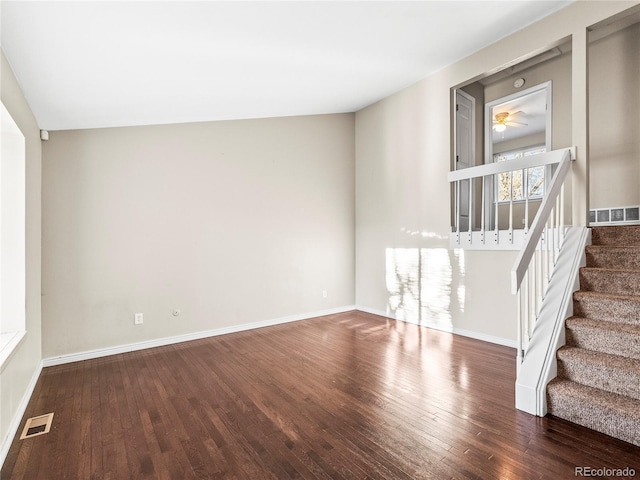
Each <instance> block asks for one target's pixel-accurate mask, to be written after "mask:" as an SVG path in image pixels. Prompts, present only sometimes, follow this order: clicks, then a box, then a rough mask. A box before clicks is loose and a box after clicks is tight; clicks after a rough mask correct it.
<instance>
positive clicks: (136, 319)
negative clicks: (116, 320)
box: [133, 313, 144, 325]
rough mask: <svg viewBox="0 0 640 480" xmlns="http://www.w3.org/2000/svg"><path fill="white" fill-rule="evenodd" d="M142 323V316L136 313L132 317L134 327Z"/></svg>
mask: <svg viewBox="0 0 640 480" xmlns="http://www.w3.org/2000/svg"><path fill="white" fill-rule="evenodd" d="M143 322H144V316H143V315H142V314H141V313H136V314H135V315H134V316H133V323H134V325H142V323H143Z"/></svg>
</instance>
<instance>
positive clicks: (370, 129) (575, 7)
mask: <svg viewBox="0 0 640 480" xmlns="http://www.w3.org/2000/svg"><path fill="white" fill-rule="evenodd" d="M637 3H638V2H576V3H574V4H572V5H570V6H568V7H567V8H565V9H563V10H561V11H560V12H558V13H557V14H555V15H553V16H551V17H548V18H546V19H544V20H542V21H540V22H538V23H536V24H534V25H532V26H530V27H528V28H526V29H524V30H522V31H520V32H518V33H516V34H514V35H511V36H510V37H508V38H506V39H504V40H502V41H500V42H497V43H496V44H494V45H491V46H489V47H487V48H485V49H483V50H480V51H479V52H477V53H475V54H474V55H471V56H470V57H468V58H466V59H464V60H461V61H460V62H457V63H455V64H453V65H451V66H450V67H447V68H445V69H443V70H441V71H439V72H437V73H436V74H434V75H431V76H429V77H427V78H425V79H424V80H423V81H421V82H419V83H417V84H415V85H413V86H411V87H409V88H407V89H405V90H402V91H401V92H398V93H397V94H395V95H393V96H391V97H388V98H386V99H384V100H382V101H380V102H378V103H376V104H374V105H372V106H370V107H368V108H365V109H363V110H362V111H360V112H358V113H357V114H356V303H357V305H359V306H361V307H363V308H366V309H369V310H372V311H380V312H389V313H392V314H394V315H396V316H399V317H412V319H413V320H414V321H420V322H421V323H423V324H426V325H434V326H441V327H445V326H449V327H450V328H452V329H454V330H456V329H457V330H458V331H464V330H467V331H473V332H474V334H476V335H490V336H494V337H498V338H502V339H507V340H513V339H515V334H516V328H515V307H516V301H515V297H514V296H512V295H511V294H510V292H509V284H508V278H509V271H510V268H511V265H512V262H513V260H514V259H515V253H510V252H495V253H491V252H473V251H467V252H455V251H454V252H449V253H448V254H445V253H444V252H446V251H447V250H446V249H447V247H448V243H447V242H448V240H447V239H448V234H449V231H450V215H449V211H450V206H449V204H448V202H447V199H449V198H450V195H449V194H450V191H449V184H448V182H447V173H448V171H449V165H450V145H451V139H450V130H449V127H450V122H449V119H450V118H451V115H450V112H451V110H450V108H451V105H450V98H451V96H450V89H451V88H452V87H454V86H456V85H461V84H465V83H467V82H469V81H473V80H475V79H477V78H479V77H481V76H482V75H484V74H485V73H486V72H496V71H498V70H499V69H500V68H501V66H504V65H509V64H513V62H514V61H517V59H521V58H524V57H525V56H527V55H529V54H532V53H541V52H543V51H545V50H547V49H549V48H550V47H553V46H556V45H558V44H560V43H561V42H562V41H563V39H566V38H567V37H568V36H570V35H573V34H576V35H578V36H580V35H584V32H585V30H586V28H587V27H588V26H590V25H592V24H594V23H596V22H598V21H600V20H602V19H605V18H607V17H609V16H611V15H613V14H616V13H618V12H620V11H622V10H624V9H626V8H629V7H631V6H633V5H636V4H637ZM581 61H582V59H581V57H580V56H578V58H577V59H574V61H573V62H572V71H573V70H574V66H577V67H578V69H577V70H580V68H581V67H582V64H581V63H580V62H581ZM579 84H580V81H577V82H576V85H579ZM554 89H555V85H554ZM574 92H575V89H574ZM578 95H579V92H578ZM488 100H490V98H488V97H487V98H485V101H488ZM574 103H575V102H572V108H571V110H572V111H573V112H574V114H576V115H577V118H578V122H577V124H576V125H573V126H572V127H573V128H572V129H570V130H569V132H571V131H572V130H575V131H576V132H577V133H580V132H581V131H582V130H581V125H583V122H582V117H581V116H580V111H581V110H580V109H581V108H582V107H583V105H582V104H578V105H575V104H574ZM574 118H575V117H574ZM554 120H555V119H554ZM558 121H560V120H558ZM584 125H586V117H585V121H584ZM569 140H571V139H569ZM574 140H575V139H574ZM581 142H582V140H581V139H580V138H578V146H579V152H578V154H579V155H580V152H581V151H582V149H581V147H580V144H581ZM564 143H565V141H564V140H563V141H562V142H559V143H558V144H556V143H554V147H561V146H564V145H563V144H564ZM572 143H574V142H569V143H568V144H569V145H570V144H572ZM582 143H583V142H582ZM584 163H585V160H584V158H583V157H580V158H579V159H578V162H576V164H575V165H574V169H573V170H574V172H577V173H578V174H579V175H580V178H579V179H578V180H579V181H578V185H577V186H578V191H577V192H576V193H575V195H577V196H579V195H580V194H582V195H583V196H586V193H585V192H586V190H585V189H584V186H583V185H582V184H581V181H582V178H584V168H585V167H584ZM578 198H579V197H578ZM406 250H409V252H408V253H407V252H406ZM410 250H414V254H413V255H412V254H411V253H410ZM415 250H418V251H419V252H420V251H422V254H421V255H416V254H415ZM388 252H399V253H400V254H402V255H404V256H405V257H407V258H408V259H407V260H406V263H411V262H413V263H415V262H416V260H415V259H416V258H420V259H423V260H422V261H421V262H420V270H419V273H417V274H416V275H414V277H417V278H408V279H405V278H404V277H407V276H408V275H407V274H404V273H403V268H398V267H397V264H398V261H397V260H395V261H389V259H388V257H389V254H388ZM441 252H442V253H441ZM429 262H430V263H429ZM416 271H417V272H418V270H416ZM398 285H400V286H398ZM404 297H407V298H408V300H407V301H406V302H404V303H402V302H398V298H404ZM411 297H413V298H414V299H415V298H418V299H419V300H420V301H421V302H422V304H421V306H420V307H416V306H415V301H413V302H412V301H411ZM429 305H443V306H448V307H449V309H450V313H449V314H447V313H446V312H443V311H442V309H440V310H439V309H434V308H430V307H429Z"/></svg>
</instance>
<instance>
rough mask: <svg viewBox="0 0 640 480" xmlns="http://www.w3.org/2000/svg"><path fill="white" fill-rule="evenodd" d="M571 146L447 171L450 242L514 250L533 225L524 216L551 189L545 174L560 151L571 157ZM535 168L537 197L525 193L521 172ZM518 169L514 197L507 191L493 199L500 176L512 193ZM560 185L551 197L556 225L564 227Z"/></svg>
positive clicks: (549, 172) (556, 163)
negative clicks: (540, 183) (539, 176)
mask: <svg viewBox="0 0 640 480" xmlns="http://www.w3.org/2000/svg"><path fill="white" fill-rule="evenodd" d="M573 151H574V150H573V149H563V150H554V151H551V152H547V153H540V154H538V155H533V156H530V157H524V158H518V159H514V160H509V161H507V162H495V163H489V164H485V165H479V166H475V167H469V168H465V169H461V170H456V171H453V172H450V173H449V177H448V178H449V182H450V183H451V184H452V185H453V200H454V217H453V227H452V234H451V236H450V237H451V238H450V244H451V246H452V247H454V248H457V247H462V248H473V249H501V250H514V249H515V250H517V249H520V247H521V245H522V243H523V241H524V240H525V239H526V238H527V236H528V232H529V230H530V229H531V228H532V227H533V223H532V222H531V220H530V218H531V217H533V216H534V215H535V213H536V211H537V210H539V209H540V208H541V206H542V205H541V202H544V200H545V199H546V198H548V194H549V193H550V192H551V182H550V181H549V178H550V177H551V176H552V175H553V174H554V173H555V172H556V171H557V169H558V168H559V165H560V163H561V161H562V159H563V157H564V156H565V154H568V155H569V158H573V155H572V152H573ZM536 167H544V168H545V177H546V180H545V182H546V185H545V188H544V191H545V195H544V196H543V198H542V199H541V198H540V197H537V198H532V197H531V195H529V186H528V184H527V182H528V178H529V176H528V175H527V174H526V172H528V171H529V170H530V169H534V168H536ZM522 172H524V173H522ZM518 174H520V175H521V178H522V185H521V186H520V187H519V188H520V192H521V193H520V194H519V197H520V198H517V197H518V196H517V195H515V194H509V195H507V197H508V198H507V199H506V200H504V201H499V192H498V185H499V182H500V176H501V175H502V176H504V175H506V176H507V178H508V179H509V181H508V184H509V185H510V186H511V189H512V193H513V189H514V178H516V176H517V175H518ZM563 182H564V180H563ZM563 185H564V183H562V184H561V185H560V187H559V188H560V189H561V191H560V192H558V195H557V196H556V199H557V201H558V205H557V206H556V207H557V208H556V212H557V214H558V216H559V220H560V222H561V223H560V224H559V228H560V229H562V227H563V226H564V209H565V205H564V193H563V191H562V190H563ZM547 213H548V212H547Z"/></svg>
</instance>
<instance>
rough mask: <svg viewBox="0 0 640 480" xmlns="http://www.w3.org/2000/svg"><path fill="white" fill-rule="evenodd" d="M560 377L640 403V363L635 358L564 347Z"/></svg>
mask: <svg viewBox="0 0 640 480" xmlns="http://www.w3.org/2000/svg"><path fill="white" fill-rule="evenodd" d="M558 377H561V378H566V379H568V380H572V381H574V382H577V383H580V384H582V385H587V386H589V387H594V388H598V389H601V390H606V391H608V392H611V393H617V394H620V395H626V396H628V397H632V398H635V399H637V400H640V360H637V359H634V358H626V357H622V356H618V355H611V354H609V353H602V352H594V351H591V350H586V349H584V348H576V347H570V346H564V347H562V348H560V349H559V350H558Z"/></svg>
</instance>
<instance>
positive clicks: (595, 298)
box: [573, 290, 640, 325]
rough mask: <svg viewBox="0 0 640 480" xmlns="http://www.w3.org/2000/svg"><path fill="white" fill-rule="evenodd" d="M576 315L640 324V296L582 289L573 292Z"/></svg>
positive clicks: (574, 312)
mask: <svg viewBox="0 0 640 480" xmlns="http://www.w3.org/2000/svg"><path fill="white" fill-rule="evenodd" d="M573 314H574V315H575V316H576V317H584V318H591V319H593V320H605V321H608V322H616V323H628V324H631V325H640V296H637V295H620V294H614V293H604V292H590V291H583V290H580V291H578V292H574V293H573Z"/></svg>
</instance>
